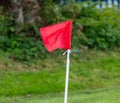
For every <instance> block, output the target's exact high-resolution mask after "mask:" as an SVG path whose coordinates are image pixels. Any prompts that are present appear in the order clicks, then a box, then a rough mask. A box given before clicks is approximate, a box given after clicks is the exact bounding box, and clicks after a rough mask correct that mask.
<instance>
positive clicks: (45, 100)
mask: <svg viewBox="0 0 120 103" xmlns="http://www.w3.org/2000/svg"><path fill="white" fill-rule="evenodd" d="M0 103H63V93H61V94H49V95H42V96H41V95H27V96H16V97H1V98H0ZM68 103H120V88H118V87H116V88H115V87H114V88H109V89H100V90H93V91H91V90H86V91H76V92H75V91H74V92H70V93H69V97H68Z"/></svg>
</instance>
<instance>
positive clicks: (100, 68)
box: [0, 50, 120, 103]
mask: <svg viewBox="0 0 120 103" xmlns="http://www.w3.org/2000/svg"><path fill="white" fill-rule="evenodd" d="M57 55H58V54H56V53H55V54H54V53H53V54H50V56H49V57H48V58H47V59H43V60H35V61H32V60H31V61H29V62H28V63H27V64H26V62H22V63H20V62H16V61H14V60H12V59H10V58H8V57H9V54H5V53H3V52H0V103H8V102H7V101H9V103H55V102H56V101H57V102H58V103H62V102H61V101H63V94H61V93H63V91H64V83H65V63H66V57H65V56H62V53H61V54H59V55H58V56H57ZM119 55H120V52H119V51H104V52H103V51H96V50H89V51H80V53H78V54H71V64H70V79H69V91H70V92H71V91H76V92H71V93H70V95H69V103H120V100H119V97H120V89H119V88H116V87H119V86H120V63H119V62H120V56H119ZM111 87H115V88H113V89H109V90H108V91H107V90H105V91H104V90H103V91H99V90H98V92H97V93H98V94H97V93H96V92H94V90H96V89H99V88H111ZM86 89H88V90H90V91H91V90H93V92H92V91H91V92H89V91H88V92H87V93H85V92H79V91H81V90H86ZM56 93H57V94H58V95H56ZM59 93H60V94H59ZM72 93H73V94H72ZM47 94H52V95H48V96H47ZM101 97H102V98H101ZM100 98H101V99H100ZM112 98H113V101H112Z"/></svg>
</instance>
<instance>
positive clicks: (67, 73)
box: [64, 49, 70, 103]
mask: <svg viewBox="0 0 120 103" xmlns="http://www.w3.org/2000/svg"><path fill="white" fill-rule="evenodd" d="M65 53H66V52H65ZM69 66H70V49H68V50H67V63H66V79H65V95H64V103H67V97H68V81H69Z"/></svg>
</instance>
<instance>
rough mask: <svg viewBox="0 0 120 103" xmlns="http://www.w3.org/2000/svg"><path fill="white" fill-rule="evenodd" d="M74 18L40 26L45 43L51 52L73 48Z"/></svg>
mask: <svg viewBox="0 0 120 103" xmlns="http://www.w3.org/2000/svg"><path fill="white" fill-rule="evenodd" d="M71 32H72V20H68V21H65V22H61V23H59V24H54V25H51V26H46V27H42V28H40V34H41V36H42V40H43V43H44V45H45V47H46V48H47V50H48V51H49V52H52V51H54V50H56V49H65V50H68V49H70V48H71Z"/></svg>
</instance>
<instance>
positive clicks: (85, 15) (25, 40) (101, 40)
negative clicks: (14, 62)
mask: <svg viewBox="0 0 120 103" xmlns="http://www.w3.org/2000/svg"><path fill="white" fill-rule="evenodd" d="M39 2H42V4H43V5H40V22H39V24H40V25H39V27H43V26H46V25H52V24H54V23H59V22H61V21H65V20H68V19H72V20H73V33H72V47H73V48H81V47H83V46H85V47H89V48H97V49H110V48H116V47H120V23H119V22H120V11H119V10H116V9H114V8H101V9H98V8H96V5H97V3H92V2H90V1H89V2H83V3H81V2H80V3H73V2H69V3H68V4H66V5H61V4H56V3H52V2H51V1H50V0H48V1H47V2H45V1H41V0H39ZM49 3H51V4H50V5H49ZM9 17H10V18H9ZM39 27H38V26H36V24H30V25H20V26H19V27H18V28H17V30H16V29H15V27H14V17H12V16H8V15H6V14H4V13H3V12H2V9H0V49H2V50H3V51H5V52H9V53H11V54H12V55H11V57H12V58H14V59H18V60H22V61H23V60H30V59H31V58H45V57H46V56H47V53H46V49H45V48H44V46H43V43H42V42H41V39H40V36H39Z"/></svg>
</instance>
